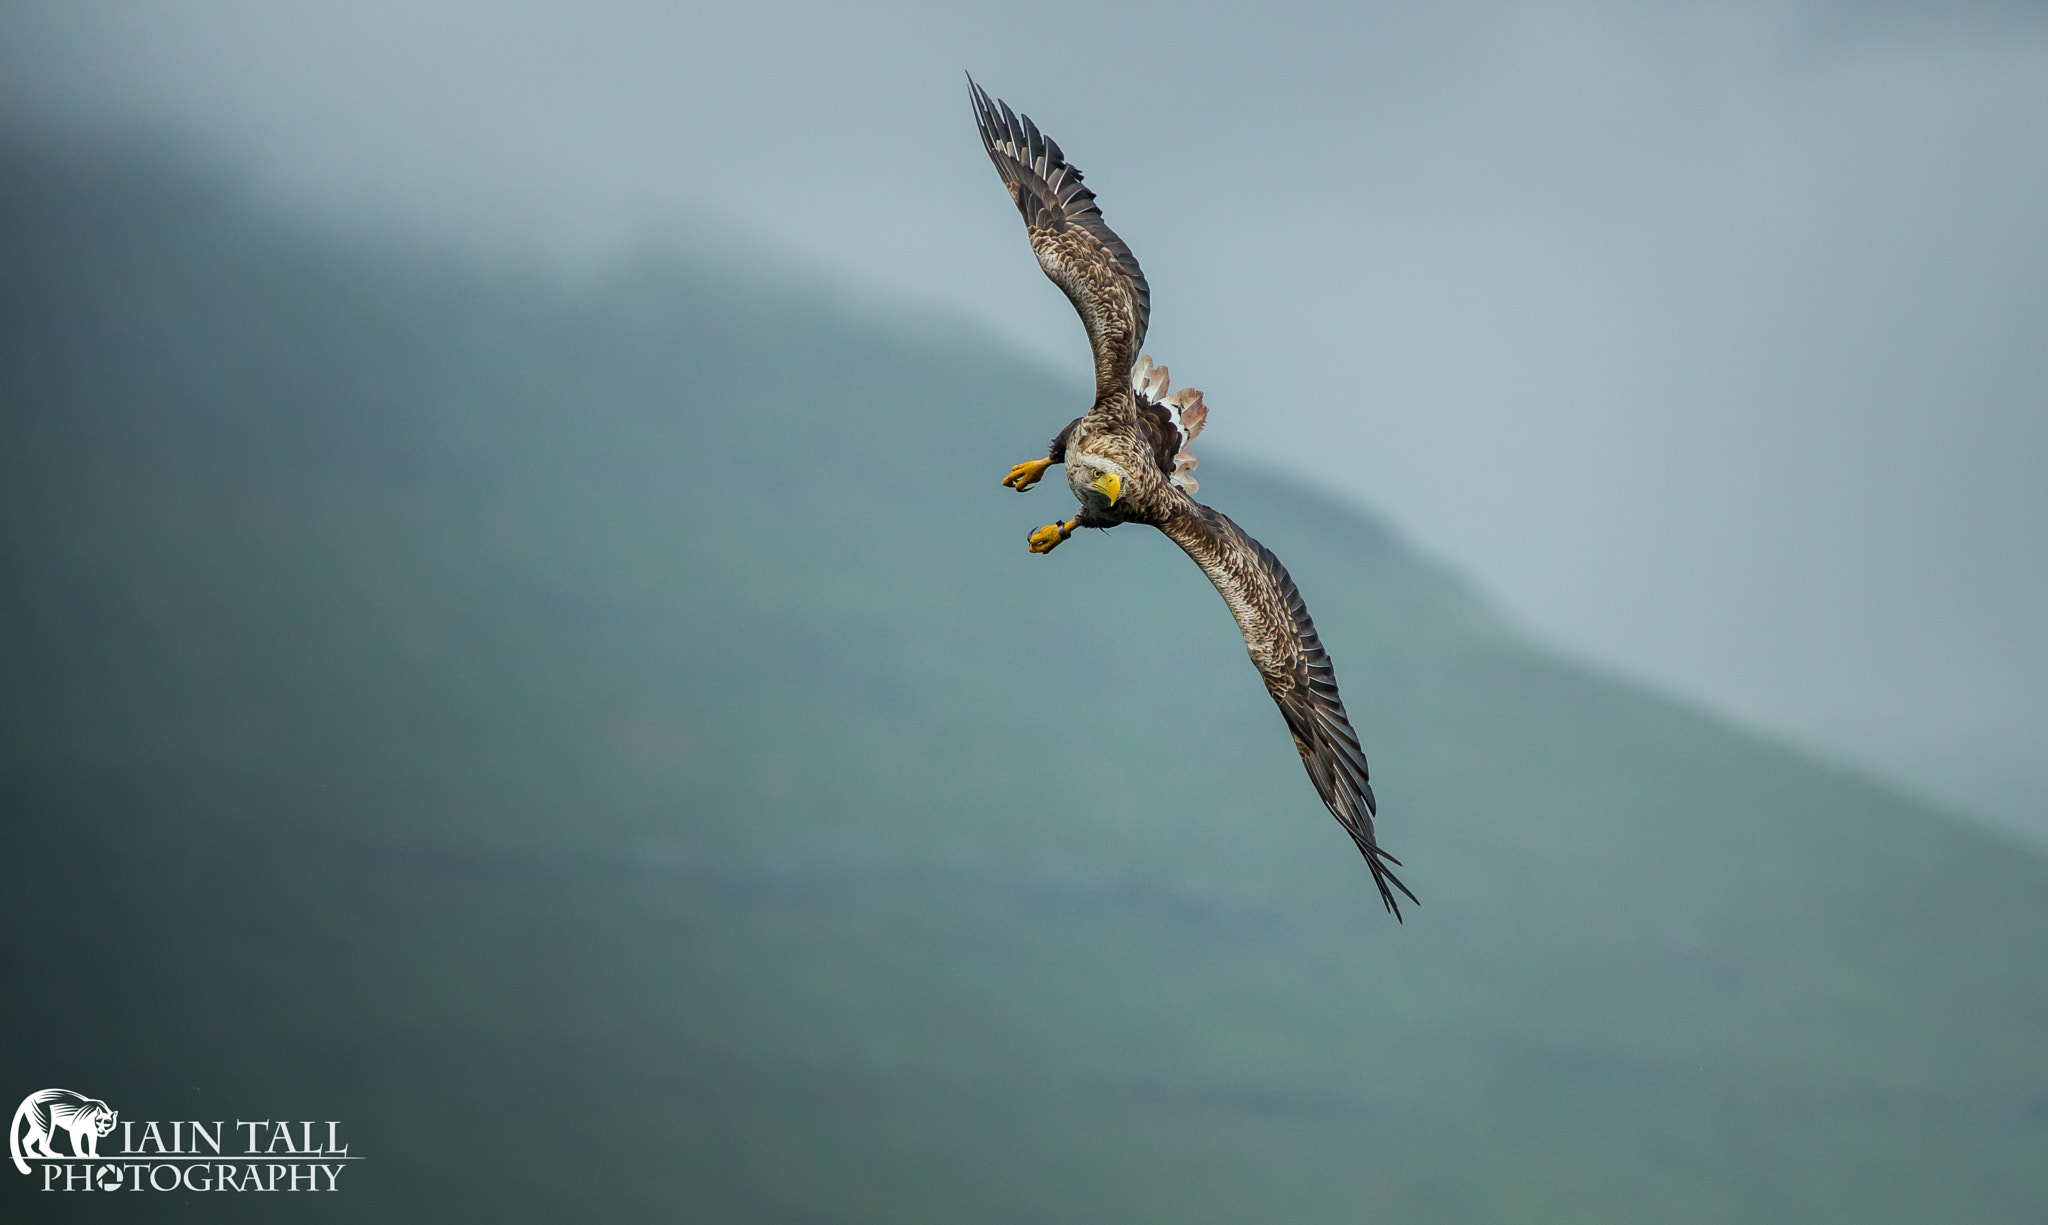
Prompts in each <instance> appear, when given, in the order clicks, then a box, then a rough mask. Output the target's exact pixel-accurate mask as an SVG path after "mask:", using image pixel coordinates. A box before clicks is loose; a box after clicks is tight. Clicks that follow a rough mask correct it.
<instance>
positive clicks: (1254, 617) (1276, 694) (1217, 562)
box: [967, 76, 1415, 921]
mask: <svg viewBox="0 0 2048 1225" xmlns="http://www.w3.org/2000/svg"><path fill="white" fill-rule="evenodd" d="M967 87H968V90H969V92H970V94H971V95H972V97H973V102H974V119H975V123H976V125H977V126H978V127H979V128H980V129H981V143H982V147H983V148H985V149H987V150H988V156H989V160H990V161H992V162H994V163H995V167H996V173H997V174H999V175H1001V176H1002V180H1003V186H1004V187H1006V188H1008V189H1009V192H1010V199H1011V200H1013V201H1015V202H1016V205H1017V211H1018V212H1019V213H1021V214H1022V215H1023V217H1024V232H1025V233H1026V234H1027V235H1029V237H1030V239H1031V249H1032V251H1033V252H1035V253H1036V254H1037V256H1038V266H1039V267H1040V268H1042V269H1044V270H1045V275H1046V276H1047V277H1048V278H1050V279H1051V281H1052V283H1053V284H1055V285H1057V286H1059V287H1060V289H1061V290H1062V291H1063V292H1064V293H1065V294H1066V295H1067V300H1068V301H1070V302H1072V303H1073V304H1074V309H1075V310H1076V311H1078V312H1080V315H1081V323H1082V325H1083V326H1084V327H1085V328H1086V329H1087V331H1088V347H1089V349H1090V350H1091V351H1092V352H1093V354H1094V358H1095V402H1094V404H1092V405H1091V406H1090V407H1089V409H1088V411H1087V412H1085V413H1083V414H1081V415H1080V416H1079V417H1076V418H1074V420H1072V421H1070V422H1068V423H1067V427H1066V428H1065V429H1063V430H1061V431H1060V432H1059V435H1058V436H1057V437H1055V438H1054V439H1053V440H1052V446H1051V447H1050V448H1049V449H1048V450H1047V452H1046V455H1045V458H1044V459H1034V460H1030V461H1028V462H1026V463H1021V464H1018V465H1017V466H1015V467H1013V468H1011V469H1010V472H1009V475H1007V476H1005V477H1004V478H1003V484H1004V486H1006V487H1008V488H1010V489H1014V490H1016V491H1017V492H1019V493H1022V492H1024V491H1025V490H1027V489H1030V488H1031V487H1032V486H1033V485H1035V484H1037V482H1038V480H1039V478H1040V477H1042V476H1044V475H1045V472H1046V469H1048V468H1050V467H1052V466H1053V465H1054V464H1061V465H1064V466H1065V469H1066V476H1067V488H1069V489H1071V490H1072V491H1073V493H1074V497H1075V498H1076V499H1077V500H1078V501H1079V502H1080V508H1079V510H1078V511H1076V513H1075V515H1074V517H1073V518H1072V519H1069V520H1067V521H1065V522H1062V523H1051V524H1047V525H1046V526H1044V527H1041V528H1039V529H1038V530H1037V531H1034V532H1032V533H1031V535H1030V537H1029V538H1028V544H1029V545H1030V548H1031V551H1032V552H1033V553H1050V552H1052V551H1053V550H1054V549H1056V548H1058V547H1059V545H1060V544H1061V542H1063V541H1065V540H1067V539H1068V538H1069V537H1071V536H1072V535H1073V534H1074V530H1075V529H1076V528H1083V527H1095V528H1111V527H1115V526H1117V525H1118V524H1122V523H1143V524H1146V525H1148V526H1151V527H1154V528H1157V529H1158V530H1159V531H1160V532H1161V533H1163V534H1164V535H1165V536H1166V538H1167V539H1168V540H1171V541H1173V543H1175V544H1177V545H1179V546H1180V547H1181V551H1183V552H1185V553H1186V554H1187V555H1188V556H1189V557H1190V558H1192V559H1193V560H1194V563H1195V564H1196V565H1198V566H1200V567H1201V568H1202V573H1204V574H1206V575H1208V576H1209V581H1210V582H1211V583H1214V584H1215V585H1216V590H1217V592H1218V593H1219V594H1221V595H1222V596H1223V601H1224V603H1226V604H1228V605H1229V606H1230V612H1231V615H1232V616H1233V617H1235V618H1236V619H1237V627H1238V629H1239V630H1240V631H1241V632H1242V633H1243V634H1244V643H1245V649H1246V650H1247V651H1248V652H1250V654H1251V659H1252V666H1253V667H1255V668H1257V669H1258V670H1259V677H1260V679H1262V680H1264V681H1265V682H1266V691H1267V692H1268V693H1270V694H1272V695H1273V701H1274V702H1275V704H1277V705H1278V706H1279V707H1280V714H1281V716H1282V717H1283V718H1285V719H1286V720H1287V730H1288V731H1289V732H1291V733H1293V735H1294V747H1295V748H1296V749H1297V750H1299V751H1300V753H1301V762H1302V765H1304V766H1306V767H1307V768H1308V776H1309V778H1310V779H1311V780H1312V781H1313V782H1314V783H1315V787H1316V792H1317V793H1318V794H1319V795H1321V796H1322V800H1323V804H1324V805H1325V806H1326V807H1327V808H1329V810H1330V814H1331V815H1332V816H1334V817H1336V818H1337V821H1338V823H1339V824H1341V825H1342V826H1343V827H1344V830H1345V832H1346V833H1348V834H1350V835H1351V840H1352V841H1353V842H1355V843H1357V844H1358V850H1359V852H1360V853H1361V854H1363V855H1364V856H1365V862H1366V866H1367V867H1369V868H1370V869H1371V870H1372V878H1373V883H1374V884H1375V885H1377V886H1378V887H1379V892H1380V900H1381V901H1382V902H1384V903H1385V904H1386V907H1387V910H1388V911H1389V912H1390V913H1392V914H1393V916H1394V918H1395V919H1396V920H1397V921H1398V920H1399V919H1400V918H1401V907H1400V903H1399V901H1398V900H1397V899H1396V898H1395V896H1394V894H1395V891H1396V890H1399V891H1400V893H1401V895H1402V896H1404V897H1406V898H1407V899H1408V900H1409V901H1410V902H1413V901H1415V895H1414V894H1413V893H1410V892H1409V891H1408V887H1407V886H1406V885H1404V884H1402V883H1401V881H1400V879H1399V878H1398V877H1396V876H1395V875H1394V873H1393V871H1392V869H1393V868H1395V867H1399V866H1400V862H1401V861H1400V860H1398V859H1395V858H1394V857H1393V856H1392V855H1389V854H1387V853H1386V852H1385V851H1383V850H1381V849H1380V845H1379V842H1378V841H1377V840H1376V839H1375V837H1374V836H1373V818H1374V817H1375V815H1376V814H1377V811H1378V805H1377V803H1376V801H1375V800H1374V799H1373V794H1372V783H1371V781H1370V777H1371V776H1370V774H1369V773H1368V771H1367V770H1366V764H1365V750H1364V749H1363V748H1362V747H1360V745H1359V742H1358V733H1357V732H1356V731H1354V730H1353V729H1352V727H1351V720H1350V718H1349V717H1348V716H1346V715H1345V713H1344V701H1343V699H1342V698H1340V697H1339V696H1338V695H1337V676H1336V673H1335V671H1334V670H1333V669H1332V668H1331V666H1330V656H1329V653H1328V652H1326V651H1325V650H1323V644H1322V640H1321V639H1320V638H1319V637H1317V635H1316V626H1315V622H1314V621H1312V620H1310V619H1309V615H1308V607H1307V606H1306V605H1305V604H1304V603H1303V602H1302V598H1301V592H1300V591H1298V590H1296V588H1295V586H1294V580H1293V579H1292V578H1289V577H1288V574H1287V568H1286V567H1285V566H1283V565H1281V564H1280V559H1279V558H1277V557H1275V556H1273V552H1272V550H1270V549H1268V548H1266V546H1264V545H1262V544H1260V543H1259V542H1258V541H1256V540H1253V539H1252V538H1251V537H1250V536H1248V535H1246V534H1245V532H1244V529H1242V528H1240V527H1238V526H1237V524H1235V523H1232V522H1231V521H1230V519H1229V517H1228V516H1226V515H1224V514H1223V512H1221V511H1219V510H1216V509H1214V508H1212V507H1208V506H1204V505H1202V504H1201V503H1200V502H1197V501H1195V499H1194V497H1193V496H1192V495H1193V494H1194V493H1195V491H1196V489H1197V484H1196V481H1195V479H1194V476H1193V473H1194V469H1195V457H1194V455H1193V454H1192V453H1190V452H1189V450H1188V444H1189V443H1191V442H1193V441H1194V439H1195V436H1196V435H1197V434H1199V433H1201V430H1202V425H1203V423H1204V422H1205V421H1206V420H1207V419H1208V415H1209V410H1208V406H1207V405H1205V404H1204V403H1203V402H1202V393H1201V392H1199V391H1196V390H1194V389H1193V388H1187V389H1183V390H1181V391H1179V392H1172V391H1171V387H1170V383H1169V381H1168V376H1167V370H1166V367H1164V366H1157V365H1154V364H1153V362H1152V359H1151V357H1150V356H1147V355H1144V354H1141V353H1140V350H1141V349H1142V348H1143V346H1144V343H1145V325H1146V322H1147V320H1148V319H1149V318H1150V316H1151V313H1152V290H1151V287H1150V286H1148V285H1147V284H1146V283H1145V274H1144V272H1143V271H1141V270H1140V269H1139V267H1138V261H1137V258H1136V257H1135V256H1133V255H1132V254H1131V249H1130V248H1129V247H1127V246H1125V245H1124V241H1123V239H1121V238H1118V237H1117V236H1116V234H1115V232H1114V231H1112V230H1111V229H1110V228H1109V226H1108V225H1107V224H1105V223H1104V222H1103V220H1102V210H1101V209H1099V208H1097V207H1096V204H1095V193H1094V192H1092V191H1090V190H1089V189H1088V188H1087V187H1086V186H1084V185H1083V184H1082V182H1081V172H1080V170H1079V169H1077V168H1076V167H1074V166H1073V165H1071V164H1069V163H1068V161H1067V159H1066V155H1065V154H1063V153H1061V152H1060V147H1059V145H1058V144H1056V143H1055V142H1054V141H1053V139H1052V138H1051V137H1049V136H1047V135H1045V134H1044V133H1042V132H1040V131H1039V130H1038V125H1036V124H1034V123H1032V122H1031V119H1030V117H1029V116H1026V115H1019V114H1017V113H1015V112H1014V111H1012V110H1011V109H1010V108H1009V106H1008V105H1007V104H1005V103H1003V102H1001V101H1000V100H997V99H994V98H991V97H989V95H988V93H987V91H985V90H983V89H982V88H981V87H980V86H979V85H976V84H975V83H974V78H973V77H971V76H970V77H969V78H968V80H967Z"/></svg>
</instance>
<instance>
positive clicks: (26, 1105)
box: [7, 1089, 119, 1180]
mask: <svg viewBox="0 0 2048 1225" xmlns="http://www.w3.org/2000/svg"><path fill="white" fill-rule="evenodd" d="M114 1119H115V1112H114V1110H113V1108H112V1107H110V1106H108V1105H107V1104H106V1103H105V1102H102V1101H98V1100H96V1099H93V1098H90V1097H87V1096H85V1095H84V1094H83V1093H73V1092H72V1091H71V1090H69V1089H40V1090H38V1091H36V1092H34V1093H31V1094H29V1095H28V1096H27V1097H25V1098H23V1099H21V1105H19V1106H17V1107H15V1108H14V1121H13V1122H12V1123H9V1124H8V1125H7V1151H8V1152H9V1153H10V1154H12V1155H13V1157H14V1168H15V1169H17V1170H20V1171H21V1172H22V1173H24V1174H26V1173H28V1172H29V1168H28V1159H29V1158H30V1157H42V1158H49V1159H54V1160H57V1161H64V1160H67V1159H69V1160H73V1161H76V1160H80V1159H87V1158H96V1157H98V1156H99V1155H100V1152H99V1145H100V1137H101V1136H104V1135H106V1134H107V1133H108V1132H110V1131H112V1130H114ZM24 1123H25V1124H27V1126H26V1127H24V1126H23V1124H24ZM59 1131H62V1132H66V1133H68V1134H69V1135H70V1137H71V1151H70V1152H68V1153H59V1152H54V1151H52V1150H51V1148H50V1141H52V1140H54V1139H56V1138H57V1133H58V1132H59ZM115 1177H116V1179H117V1180H118V1178H119V1172H118V1171H117V1172H116V1174H115Z"/></svg>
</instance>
